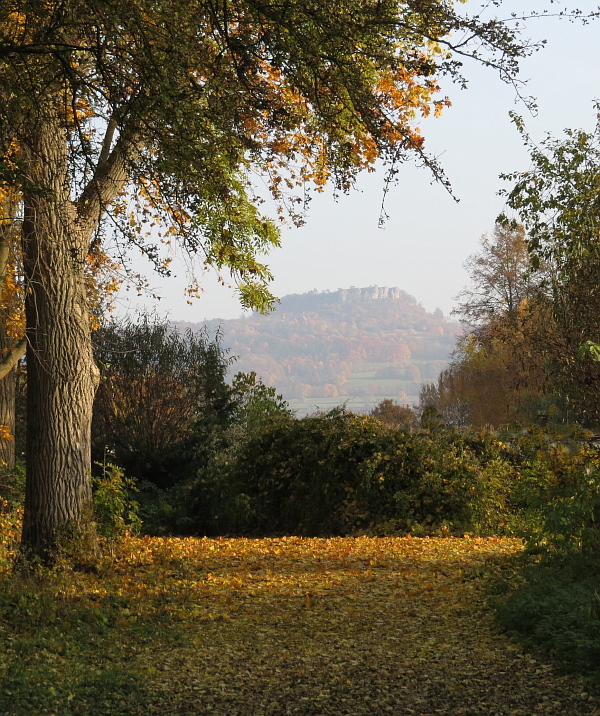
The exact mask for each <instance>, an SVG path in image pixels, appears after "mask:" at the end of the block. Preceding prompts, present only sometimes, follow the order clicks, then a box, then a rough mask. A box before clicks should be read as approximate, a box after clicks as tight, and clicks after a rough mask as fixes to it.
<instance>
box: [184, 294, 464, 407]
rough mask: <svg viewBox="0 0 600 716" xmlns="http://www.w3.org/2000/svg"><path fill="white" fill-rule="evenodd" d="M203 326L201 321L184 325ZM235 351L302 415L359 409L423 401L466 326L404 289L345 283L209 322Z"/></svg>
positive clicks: (241, 365)
mask: <svg viewBox="0 0 600 716" xmlns="http://www.w3.org/2000/svg"><path fill="white" fill-rule="evenodd" d="M179 325H180V326H181V327H190V328H192V329H197V328H200V324H189V323H184V324H179ZM219 326H220V327H221V330H222V332H223V345H224V347H226V348H228V349H229V350H230V351H231V355H233V356H237V357H238V359H237V361H236V362H235V364H234V366H233V369H234V370H235V371H238V370H241V371H255V372H256V373H257V374H258V375H259V377H260V378H261V379H262V380H263V381H264V382H265V383H267V384H268V385H273V386H276V387H277V390H278V391H279V392H281V393H282V394H283V396H284V398H286V400H288V401H290V404H291V405H292V406H293V407H294V408H296V409H297V410H299V412H300V413H303V412H307V411H310V410H312V409H314V407H315V405H317V406H319V407H321V408H323V407H330V406H332V405H336V404H338V403H340V402H343V401H345V400H348V401H349V405H350V406H351V407H352V408H353V409H354V410H363V409H369V408H371V407H372V406H373V405H374V404H376V403H378V402H379V401H380V400H381V399H382V398H384V397H389V398H393V399H395V400H398V401H400V402H403V403H411V402H414V401H416V400H417V399H418V395H419V390H420V387H421V385H422V382H423V381H431V380H432V379H435V378H437V376H438V374H439V372H440V371H441V370H442V369H443V368H444V367H445V366H446V365H447V360H448V357H449V354H450V352H451V351H452V348H453V346H454V343H455V339H456V335H457V333H458V332H459V330H460V327H459V325H458V324H457V323H455V322H450V321H447V320H445V319H444V316H443V314H442V312H441V311H440V310H439V309H437V310H436V311H435V312H434V313H428V312H427V311H426V310H425V309H424V308H423V307H422V306H421V305H420V304H419V303H417V301H416V299H415V298H413V297H412V296H410V295H409V294H407V293H405V292H404V291H402V290H400V289H398V288H382V287H377V286H372V287H370V288H350V289H339V290H337V291H325V292H318V291H311V292H309V293H304V294H292V295H289V296H284V297H283V298H282V299H281V303H280V304H279V306H278V307H277V310H275V311H274V312H273V313H271V314H270V315H267V316H264V315H261V314H258V313H253V314H252V315H250V316H247V317H243V318H240V319H236V320H228V321H218V320H214V321H209V322H208V324H207V327H208V328H209V330H210V331H213V332H214V331H216V330H217V329H218V328H219Z"/></svg>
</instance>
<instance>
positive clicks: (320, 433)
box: [190, 408, 515, 536]
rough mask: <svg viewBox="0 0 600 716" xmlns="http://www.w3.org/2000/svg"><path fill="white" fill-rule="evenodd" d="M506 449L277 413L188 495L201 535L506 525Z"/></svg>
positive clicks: (372, 422) (357, 420) (466, 438)
mask: <svg viewBox="0 0 600 716" xmlns="http://www.w3.org/2000/svg"><path fill="white" fill-rule="evenodd" d="M514 479H515V470H514V466H513V465H512V463H511V460H510V454H509V452H508V451H507V450H506V449H505V448H504V447H503V446H502V445H501V444H499V443H498V441H496V440H494V438H493V437H492V436H490V435H489V434H486V433H477V434H467V433H464V432H460V431H457V430H455V429H451V428H440V429H439V430H437V431H436V432H435V433H430V432H427V431H421V432H418V433H412V434H411V433H409V432H407V431H406V430H402V429H393V428H390V427H387V426H385V425H383V424H382V423H381V422H380V421H379V420H376V419H374V418H373V417H370V416H364V415H363V416H359V415H354V414H352V413H349V412H346V411H345V410H343V409H340V408H337V409H334V410H333V411H331V412H329V413H325V414H319V415H315V416H310V417H307V418H303V419H301V420H295V419H293V418H291V417H290V416H277V417H274V418H271V419H269V420H267V421H266V422H265V423H264V424H263V425H262V426H261V428H260V429H258V430H256V431H255V433H254V434H253V435H252V436H251V437H250V438H249V439H248V440H247V441H246V442H244V443H243V444H242V445H241V446H240V447H239V449H238V450H237V451H236V452H235V453H232V452H231V451H230V452H225V453H223V454H221V455H218V456H217V457H216V459H215V460H214V461H213V462H212V463H211V469H210V470H209V471H204V473H203V474H202V475H201V476H200V477H199V479H198V481H197V482H196V484H195V485H193V487H192V489H191V491H190V504H191V505H192V514H193V516H192V522H193V524H194V525H195V529H196V531H198V532H201V533H205V534H224V533H239V534H256V535H258V534H279V533H293V534H300V535H306V536H317V535H333V534H341V535H344V534H351V533H356V532H361V531H362V532H365V531H367V532H372V533H387V532H389V531H390V530H392V531H396V532H406V531H413V532H427V531H434V530H436V529H440V528H441V527H442V526H444V527H445V528H446V529H455V530H465V529H468V530H474V531H477V532H480V533H490V532H497V531H503V530H504V531H508V530H509V523H510V522H511V520H510V519H508V517H507V515H508V514H509V513H510V511H511V509H512V505H511V502H510V492H511V488H512V484H513V482H514Z"/></svg>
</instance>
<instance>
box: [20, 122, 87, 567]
mask: <svg viewBox="0 0 600 716" xmlns="http://www.w3.org/2000/svg"><path fill="white" fill-rule="evenodd" d="M27 152H28V155H29V156H28V162H29V179H30V183H31V186H33V187H35V188H36V189H35V191H32V192H30V193H29V192H24V195H23V203H24V219H23V235H22V252H23V264H24V272H25V282H26V294H25V311H26V335H27V339H28V346H27V481H26V494H25V519H24V523H23V535H22V545H23V548H24V549H25V550H26V551H29V552H31V553H33V554H35V555H37V556H39V557H41V558H43V559H48V558H51V556H52V555H51V553H52V550H53V548H54V546H55V544H56V540H57V538H58V537H60V536H61V534H65V536H67V533H78V534H79V535H80V536H81V535H82V532H83V534H85V533H86V532H89V530H87V525H88V524H89V521H90V516H91V509H92V490H91V479H90V470H91V464H90V430H91V415H92V403H93V400H94V393H95V391H96V387H97V384H98V377H99V374H98V369H97V368H96V366H95V364H94V360H93V356H92V347H91V338H90V322H89V318H88V313H87V309H86V294H85V286H84V265H85V258H86V254H87V251H88V234H87V232H86V231H84V230H82V228H81V227H80V226H79V225H78V221H77V212H76V210H75V207H74V205H73V203H72V201H71V196H70V184H69V167H68V161H67V145H66V132H65V129H64V128H63V127H62V126H61V124H60V122H58V121H56V120H54V121H53V117H52V115H50V116H49V117H45V118H44V121H43V122H40V123H39V124H38V126H37V128H36V129H35V131H33V132H32V134H31V137H30V144H29V146H28V147H27ZM40 188H41V189H40ZM91 539H92V541H93V535H91ZM89 546H90V545H88V547H89ZM92 546H93V545H92Z"/></svg>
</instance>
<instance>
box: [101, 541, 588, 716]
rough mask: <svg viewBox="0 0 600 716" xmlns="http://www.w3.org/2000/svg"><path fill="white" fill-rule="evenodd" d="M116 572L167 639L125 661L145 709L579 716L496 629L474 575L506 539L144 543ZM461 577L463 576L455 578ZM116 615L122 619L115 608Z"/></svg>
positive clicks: (549, 673) (570, 696)
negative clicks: (163, 625)
mask: <svg viewBox="0 0 600 716" xmlns="http://www.w3.org/2000/svg"><path fill="white" fill-rule="evenodd" d="M138 545H139V546H138V547H137V548H136V549H135V550H132V552H131V554H130V556H129V557H127V558H126V559H124V560H122V561H121V563H120V567H119V569H118V570H117V573H115V574H114V578H119V572H121V574H122V576H123V577H125V579H126V580H127V577H126V575H127V574H130V575H131V573H132V571H133V572H135V574H136V577H135V578H134V579H130V580H129V581H128V582H127V584H126V586H125V588H124V590H122V592H121V593H122V594H123V595H124V596H125V597H127V600H128V603H129V605H130V608H131V610H134V611H135V609H138V610H139V611H140V616H141V612H142V611H143V610H144V609H146V608H147V607H148V605H149V604H151V603H153V604H154V605H156V604H157V603H158V602H160V603H161V605H162V606H161V609H163V610H165V613H168V614H170V617H171V618H172V619H173V620H175V621H179V623H180V626H181V630H180V634H181V639H180V642H179V643H176V642H175V643H171V644H170V645H169V646H168V647H167V646H163V647H161V646H160V642H158V643H155V644H154V645H153V647H152V648H150V649H143V648H142V649H140V650H139V651H138V652H137V653H135V654H134V653H131V655H130V658H131V659H132V661H134V662H136V668H137V669H139V670H141V672H142V673H143V674H144V675H145V677H146V679H147V682H146V683H148V684H149V685H151V686H150V689H151V693H150V694H148V696H149V701H148V703H147V704H146V706H145V713H150V714H163V715H169V716H171V715H173V716H175V715H179V714H202V715H203V714H207V715H208V714H214V715H219V716H220V715H223V716H225V715H227V716H235V715H236V714H239V715H240V716H259V715H263V714H264V715H265V716H267V715H269V716H283V715H284V714H300V715H309V714H315V715H316V714H322V715H323V716H337V715H338V714H348V715H353V716H354V715H356V716H358V715H363V714H369V715H372V716H378V715H380V714H394V715H395V716H434V714H446V715H448V716H455V715H458V714H469V715H470V714H494V715H498V716H499V715H502V716H505V715H506V716H508V715H509V714H513V715H515V716H516V715H517V714H518V715H520V716H534V715H536V714H540V716H541V715H548V716H550V715H553V716H579V715H581V716H591V715H592V714H600V710H598V703H597V702H596V701H595V700H594V699H593V698H592V697H590V696H588V694H586V693H585V692H584V690H583V687H582V684H581V682H580V681H579V680H578V679H577V678H575V677H565V676H559V675H557V674H555V673H554V672H553V670H552V668H551V667H550V666H549V665H547V664H544V663H540V662H538V661H536V660H535V659H533V658H531V657H530V656H529V655H528V654H526V653H524V652H522V651H521V650H520V649H519V648H518V647H516V646H515V645H514V644H512V643H511V642H510V641H509V640H508V639H507V638H506V637H505V636H503V635H501V634H499V633H498V632H497V630H496V629H495V627H494V624H493V621H492V617H491V615H490V614H489V613H487V612H486V611H485V610H484V609H483V607H482V604H481V594H480V584H479V580H478V579H476V578H475V579H474V578H473V574H474V573H475V574H476V573H477V571H478V570H479V569H480V570H485V566H486V562H487V561H488V560H490V559H493V558H496V557H498V556H499V555H502V554H507V553H510V552H514V551H515V550H517V549H519V545H518V543H517V542H515V541H514V540H513V541H511V540H508V539H500V538H491V539H427V538H425V539H416V538H413V539H410V538H373V539H371V538H357V539H341V538H340V539H330V540H324V539H299V538H287V539H272V540H226V539H219V540H192V539H190V540H172V539H170V540H164V541H161V540H154V539H153V540H151V541H147V542H146V543H141V544H140V543H138ZM465 577H467V578H465ZM128 611H129V610H128Z"/></svg>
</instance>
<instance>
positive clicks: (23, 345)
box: [0, 338, 27, 380]
mask: <svg viewBox="0 0 600 716" xmlns="http://www.w3.org/2000/svg"><path fill="white" fill-rule="evenodd" d="M26 350H27V339H26V338H21V340H20V341H19V342H18V343H17V345H16V346H15V347H14V348H13V349H12V350H10V351H9V352H8V353H7V354H6V355H5V356H4V358H2V360H0V380H2V378H4V377H5V376H6V375H8V374H9V373H10V371H11V370H12V369H13V368H14V367H15V365H16V364H17V363H18V361H19V359H20V358H22V357H23V356H24V355H25V351H26Z"/></svg>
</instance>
